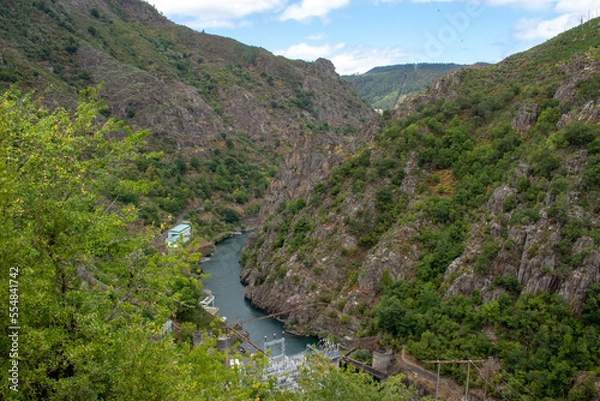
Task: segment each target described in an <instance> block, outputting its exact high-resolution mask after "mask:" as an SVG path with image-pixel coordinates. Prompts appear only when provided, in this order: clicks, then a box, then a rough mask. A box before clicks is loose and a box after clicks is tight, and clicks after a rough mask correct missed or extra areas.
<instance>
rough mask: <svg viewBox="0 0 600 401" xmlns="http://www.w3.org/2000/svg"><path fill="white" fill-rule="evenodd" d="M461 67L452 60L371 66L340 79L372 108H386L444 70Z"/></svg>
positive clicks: (420, 90)
mask: <svg viewBox="0 0 600 401" xmlns="http://www.w3.org/2000/svg"><path fill="white" fill-rule="evenodd" d="M461 67H464V66H463V65H459V64H453V63H447V64H444V63H440V64H430V63H419V64H400V65H391V66H385V67H375V68H373V69H371V70H369V71H367V72H366V73H364V74H355V75H346V76H343V77H342V78H343V79H345V80H347V81H349V82H352V83H354V85H355V86H356V91H357V92H358V94H359V95H360V96H361V97H362V98H363V99H365V100H366V101H367V102H369V103H370V104H371V106H373V108H374V109H382V110H387V109H391V108H393V107H394V106H395V105H397V104H398V103H400V102H402V101H403V100H404V99H406V97H407V96H410V95H414V94H417V93H419V92H422V91H423V90H425V88H426V87H427V86H428V85H429V84H431V83H432V82H434V81H436V80H438V79H440V78H441V77H442V76H444V75H445V74H447V73H448V72H450V71H452V70H454V69H457V68H461Z"/></svg>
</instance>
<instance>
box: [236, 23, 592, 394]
mask: <svg viewBox="0 0 600 401" xmlns="http://www.w3.org/2000/svg"><path fill="white" fill-rule="evenodd" d="M599 129H600V20H598V19H595V20H591V21H589V22H588V23H586V24H584V25H581V26H579V27H577V28H574V29H572V30H570V31H568V32H566V33H564V34H562V35H559V36H558V37H556V38H553V39H552V40H549V41H548V42H546V43H544V44H542V45H540V46H538V47H535V48H533V49H531V50H529V51H526V52H523V53H519V54H516V55H514V56H511V57H509V58H507V59H506V60H504V61H502V62H500V63H498V64H496V65H490V66H474V67H470V68H462V69H460V70H458V71H456V72H453V73H451V74H449V75H447V76H446V77H445V78H443V79H442V80H440V81H438V82H436V83H434V84H432V85H431V86H430V87H429V89H428V90H427V91H426V92H425V93H423V94H422V95H421V96H418V97H416V98H414V99H411V100H409V101H407V102H404V103H402V104H401V105H400V107H398V108H397V109H396V110H394V111H390V112H386V113H384V115H383V116H382V118H381V119H380V121H379V122H378V124H377V125H374V126H372V127H370V129H368V130H367V131H365V132H363V133H362V138H363V141H362V146H357V147H355V148H353V149H351V150H350V151H349V152H346V153H343V155H342V161H340V162H338V163H332V164H330V165H328V166H327V168H326V169H325V171H323V169H322V168H320V167H319V168H312V169H311V168H310V166H311V164H310V163H307V162H306V160H307V157H306V155H307V154H312V153H314V151H315V149H319V145H320V143H319V142H318V140H315V141H313V142H312V143H307V144H305V145H304V146H303V148H302V149H297V150H296V151H295V153H293V154H292V156H290V157H288V158H286V162H285V163H284V164H283V165H282V167H281V169H280V172H279V173H278V175H277V176H276V178H275V181H274V182H273V184H272V185H271V188H272V189H274V191H275V192H270V193H269V194H268V196H267V202H266V203H265V204H263V207H262V209H261V216H262V225H261V228H260V229H259V230H258V231H257V232H256V233H255V235H254V237H253V238H252V240H251V243H250V244H249V246H248V249H247V250H246V252H245V254H244V256H243V262H244V263H245V266H246V267H245V270H244V272H243V278H244V280H245V281H246V282H247V283H248V287H247V288H246V294H247V297H248V298H249V299H250V300H251V301H252V302H253V303H254V304H255V305H258V306H259V307H261V308H265V309H267V310H269V311H273V312H275V311H285V310H289V311H292V312H290V313H289V314H287V315H286V324H287V326H288V327H290V328H291V329H294V330H296V331H300V332H310V333H321V332H333V333H336V334H337V335H338V336H339V338H347V337H362V336H376V337H377V338H381V339H382V341H383V345H382V347H383V348H385V347H386V346H387V347H393V348H395V349H396V350H398V351H399V350H400V348H401V347H402V346H405V347H406V350H407V351H408V352H409V353H410V354H412V355H413V356H414V357H415V359H416V360H438V359H446V360H453V359H486V358H488V357H493V358H494V361H495V363H496V365H495V368H494V370H493V372H492V373H491V377H492V378H493V379H492V380H493V382H494V386H495V388H494V393H495V394H496V396H498V397H500V398H503V397H504V398H505V399H532V400H534V399H560V400H566V399H568V400H595V399H597V396H598V391H597V384H598V375H599V374H600V371H599V368H598V367H599V366H600V359H599V358H600V353H599V352H598V350H599V349H600V342H599V339H600V337H599V334H600V320H599V317H600V315H599V314H598V311H599V310H600V308H599V307H600V270H599V269H598V266H600V203H598V199H599V197H598V193H599V191H600V167H599V166H600V137H599ZM315 143H316V144H317V145H316V146H315V145H314V144H315ZM358 143H360V142H358ZM311 152H312V153H311ZM280 188H287V191H285V192H284V191H281V190H280ZM290 194H293V196H290ZM430 368H431V369H434V368H435V366H430ZM465 370H466V367H465V366H464V365H462V366H461V365H451V364H448V365H444V366H443V367H442V372H443V373H444V374H446V375H451V376H452V377H454V378H455V379H457V380H458V381H460V382H464V380H465V376H466V375H465ZM478 380H479V382H477V381H478ZM478 380H474V381H473V382H472V383H470V385H471V386H477V385H478V384H479V385H481V384H482V383H481V379H478Z"/></svg>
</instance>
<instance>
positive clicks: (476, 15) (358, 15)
mask: <svg viewBox="0 0 600 401" xmlns="http://www.w3.org/2000/svg"><path fill="white" fill-rule="evenodd" d="M147 1H148V3H150V4H152V5H154V7H156V9H158V10H159V11H160V12H161V13H162V14H164V15H165V16H166V17H168V18H169V19H170V20H171V21H173V22H176V23H178V24H181V25H186V26H189V27H190V28H192V29H195V30H198V31H205V32H206V33H210V34H214V35H219V36H226V37H229V38H233V39H235V40H238V41H240V42H242V43H245V44H247V45H252V46H257V47H262V48H264V49H266V50H268V51H270V52H272V53H274V54H277V55H281V56H285V57H287V58H290V59H302V60H306V61H314V60H316V59H317V58H320V57H323V58H326V59H329V60H331V61H332V62H333V64H334V65H335V67H336V71H337V72H338V74H341V75H351V74H361V73H364V72H367V71H368V70H370V69H371V68H373V67H377V66H385V65H395V64H406V63H410V64H412V63H426V62H428V63H441V62H452V63H458V64H473V63H476V62H487V63H496V62H499V61H501V60H502V59H504V58H506V57H508V56H510V55H511V54H514V53H518V52H520V51H523V50H526V49H529V48H531V47H533V46H535V45H537V44H540V43H543V42H544V41H546V40H547V39H549V38H551V37H553V36H556V35H558V34H559V33H562V32H564V31H565V30H567V29H569V28H572V27H575V26H577V25H579V24H580V23H582V22H585V21H586V20H587V19H589V18H591V17H596V16H600V0H526V1H522V0H147Z"/></svg>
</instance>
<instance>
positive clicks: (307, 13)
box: [279, 0, 350, 21]
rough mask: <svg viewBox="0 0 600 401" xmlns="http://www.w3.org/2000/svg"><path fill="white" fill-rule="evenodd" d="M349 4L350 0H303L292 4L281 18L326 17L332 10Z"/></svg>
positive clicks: (302, 19) (301, 19)
mask: <svg viewBox="0 0 600 401" xmlns="http://www.w3.org/2000/svg"><path fill="white" fill-rule="evenodd" d="M349 4H350V0H329V1H323V0H302V2H301V3H295V4H292V5H290V6H288V7H287V8H286V9H285V10H283V12H282V13H281V15H280V16H279V19H280V20H281V21H287V20H290V19H293V20H296V21H306V20H308V19H310V18H312V17H320V18H325V17H327V14H329V13H330V12H331V11H333V10H335V9H337V8H342V7H345V6H347V5H349Z"/></svg>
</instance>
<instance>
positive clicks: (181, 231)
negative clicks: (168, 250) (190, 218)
mask: <svg viewBox="0 0 600 401" xmlns="http://www.w3.org/2000/svg"><path fill="white" fill-rule="evenodd" d="M191 236H192V226H190V225H189V224H178V225H176V226H175V227H173V228H171V229H170V230H169V233H168V235H167V239H166V240H165V242H166V244H167V246H169V247H176V246H177V244H178V243H179V242H181V243H186V242H188V241H189V240H190V238H191Z"/></svg>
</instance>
